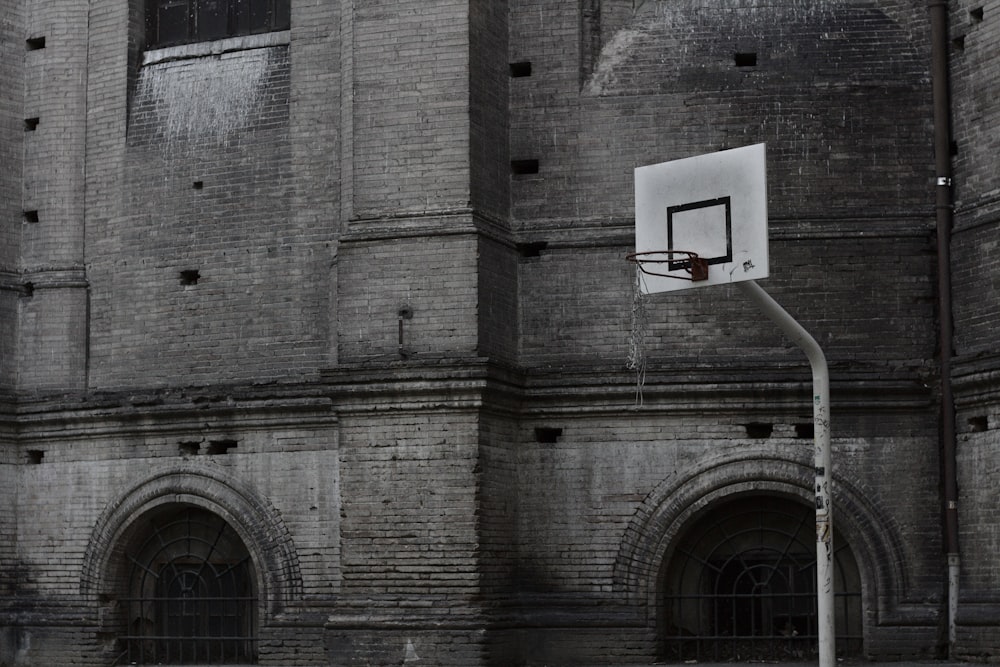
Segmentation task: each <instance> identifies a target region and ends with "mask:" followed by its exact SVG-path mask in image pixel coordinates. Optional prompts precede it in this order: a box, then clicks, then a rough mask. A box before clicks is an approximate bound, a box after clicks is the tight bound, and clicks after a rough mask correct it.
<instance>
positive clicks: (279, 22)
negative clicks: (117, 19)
mask: <svg viewBox="0 0 1000 667" xmlns="http://www.w3.org/2000/svg"><path fill="white" fill-rule="evenodd" d="M289 4H290V3H289V0H146V15H145V16H146V43H147V46H149V47H160V46H171V45H175V44H187V43H191V42H204V41H210V40H215V39H222V38H225V37H234V36H238V35H251V34H255V33H261V32H271V31H274V30H287V29H288V27H289V24H290V17H291V14H290V9H289Z"/></svg>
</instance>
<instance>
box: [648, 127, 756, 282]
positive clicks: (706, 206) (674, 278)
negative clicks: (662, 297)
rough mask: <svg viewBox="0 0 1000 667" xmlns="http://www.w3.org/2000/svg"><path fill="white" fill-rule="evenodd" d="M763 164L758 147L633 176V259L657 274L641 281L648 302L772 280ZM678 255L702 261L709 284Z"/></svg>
mask: <svg viewBox="0 0 1000 667" xmlns="http://www.w3.org/2000/svg"><path fill="white" fill-rule="evenodd" d="M765 162H766V159H765V149H764V144H756V145H754V146H746V147H744V148H734V149H732V150H726V151H719V152H717V153H708V154H705V155H697V156H695V157H690V158H684V159H682V160H673V161H671V162H662V163H660V164H654V165H650V166H647V167H639V168H637V169H636V170H635V251H636V255H637V261H639V262H641V263H642V265H643V266H644V267H646V268H649V269H650V270H651V271H652V274H651V273H649V272H646V273H642V274H640V289H641V291H642V292H643V293H644V294H654V293H657V292H672V291H676V290H682V289H690V288H692V287H702V286H705V285H718V284H721V283H731V282H739V281H741V280H756V279H758V278H766V277H767V275H768V254H767V250H768V247H767V243H768V242H767V177H766V166H765ZM663 251H677V252H675V253H667V252H663ZM680 251H685V252H689V253H691V252H693V253H697V255H698V257H699V258H700V259H702V260H704V262H705V263H706V264H707V265H708V277H707V278H706V279H704V280H696V281H692V280H691V279H690V278H691V274H692V272H691V262H690V260H689V259H688V258H687V256H686V255H684V254H681V253H680ZM653 274H660V275H653Z"/></svg>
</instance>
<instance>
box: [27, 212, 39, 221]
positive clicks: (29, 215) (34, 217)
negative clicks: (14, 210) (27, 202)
mask: <svg viewBox="0 0 1000 667" xmlns="http://www.w3.org/2000/svg"><path fill="white" fill-rule="evenodd" d="M24 221H25V222H38V211H34V210H32V211H25V212H24Z"/></svg>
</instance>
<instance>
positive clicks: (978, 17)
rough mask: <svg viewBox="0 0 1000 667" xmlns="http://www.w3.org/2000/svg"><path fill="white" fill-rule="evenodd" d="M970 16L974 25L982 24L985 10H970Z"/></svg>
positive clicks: (980, 8)
mask: <svg viewBox="0 0 1000 667" xmlns="http://www.w3.org/2000/svg"><path fill="white" fill-rule="evenodd" d="M969 16H970V17H971V18H972V22H973V23H980V22H981V21H982V20H983V8H982V7H976V8H975V9H970V10H969Z"/></svg>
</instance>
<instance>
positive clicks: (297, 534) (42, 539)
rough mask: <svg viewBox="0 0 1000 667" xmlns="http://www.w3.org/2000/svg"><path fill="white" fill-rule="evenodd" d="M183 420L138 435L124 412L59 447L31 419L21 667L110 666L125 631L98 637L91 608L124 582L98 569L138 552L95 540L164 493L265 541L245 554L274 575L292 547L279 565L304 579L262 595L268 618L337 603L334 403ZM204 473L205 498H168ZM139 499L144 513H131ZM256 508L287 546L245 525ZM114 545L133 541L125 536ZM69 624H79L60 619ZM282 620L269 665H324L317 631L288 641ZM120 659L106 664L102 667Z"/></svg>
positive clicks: (161, 422)
mask: <svg viewBox="0 0 1000 667" xmlns="http://www.w3.org/2000/svg"><path fill="white" fill-rule="evenodd" d="M175 407H179V408H181V409H180V411H179V412H174V413H173V414H170V415H169V416H168V415H161V418H155V417H154V418H150V419H147V420H145V421H144V423H143V424H142V425H141V426H138V427H137V428H136V427H135V426H136V425H133V426H128V425H127V424H128V422H130V421H131V420H130V419H129V418H128V417H127V416H125V415H123V414H121V413H119V414H118V416H119V417H123V418H124V421H123V422H121V423H120V424H119V428H118V434H117V435H113V436H111V437H108V436H106V435H103V434H95V433H94V432H93V429H94V427H95V426H96V427H98V431H100V430H105V429H106V428H107V425H108V424H109V423H111V422H112V421H114V420H113V419H112V420H109V421H107V422H105V421H104V418H103V417H98V418H97V419H96V421H95V420H93V419H89V420H88V419H81V420H80V421H77V422H75V423H67V422H63V423H62V424H61V425H60V432H61V437H59V436H57V437H53V431H52V425H53V422H51V421H50V420H49V419H50V416H48V415H45V414H38V415H35V417H34V418H33V419H31V420H29V421H31V422H32V425H30V426H26V428H25V433H24V437H23V438H22V440H23V443H22V444H23V446H24V447H25V448H26V449H27V450H31V451H33V452H35V455H34V457H33V458H32V459H31V462H30V463H28V464H27V465H24V464H22V466H21V467H20V472H19V478H18V483H17V490H18V499H17V504H18V507H19V514H18V516H19V518H20V530H19V533H18V540H17V543H18V546H19V549H18V553H19V554H21V561H20V566H19V568H20V569H19V570H18V572H19V576H18V580H17V583H16V594H17V596H18V598H19V600H20V605H21V608H22V609H30V610H32V611H33V612H34V613H33V615H31V616H30V618H27V617H25V619H23V620H21V621H20V622H19V623H17V624H16V625H14V626H12V627H13V628H14V632H15V634H16V635H17V645H18V646H19V647H20V649H21V650H24V651H25V654H24V656H23V658H22V659H23V660H26V661H27V662H25V663H24V664H39V665H40V664H105V663H103V662H100V660H101V657H100V653H101V651H111V650H112V647H113V642H112V640H113V639H114V637H115V636H117V635H118V634H120V632H121V630H120V628H118V627H112V626H107V627H100V629H98V628H99V625H98V624H99V619H100V618H102V617H101V616H100V615H98V614H97V613H96V610H95V608H94V607H93V606H92V605H93V604H94V602H95V600H97V599H99V598H98V595H99V594H101V595H110V596H111V598H112V600H111V602H112V604H113V603H114V598H115V597H116V596H117V593H116V590H117V589H118V588H119V587H120V585H121V582H116V581H114V580H113V576H114V575H113V571H112V570H104V569H102V566H101V565H100V564H99V563H101V562H110V561H113V559H114V557H115V556H114V553H119V554H120V553H124V550H126V549H127V547H128V545H127V544H116V545H115V551H113V552H111V551H109V552H100V550H99V551H98V552H95V551H94V547H95V541H94V540H95V538H99V537H102V536H101V535H100V534H99V533H98V531H99V530H101V529H107V527H106V526H103V524H102V522H103V521H106V520H107V518H108V516H114V513H115V512H116V507H117V506H119V505H125V506H133V505H135V508H136V509H137V511H138V509H139V508H141V507H146V508H147V509H148V507H152V506H154V505H153V503H155V502H157V498H159V497H162V496H163V494H168V495H169V496H170V499H173V498H174V497H175V496H176V498H177V499H178V500H180V501H183V502H198V503H206V504H207V506H209V507H212V506H213V505H212V504H213V503H220V505H221V507H222V508H223V511H225V512H226V516H227V517H228V519H229V520H230V521H231V522H233V523H234V524H235V526H236V527H237V529H238V530H239V531H240V533H241V535H244V536H247V535H249V536H261V537H260V538H259V539H260V541H259V542H257V543H254V542H250V543H249V544H248V547H249V548H250V549H251V551H252V552H253V553H255V554H258V557H257V558H255V564H257V565H258V566H260V565H262V564H263V563H265V562H266V561H264V560H263V559H261V558H260V557H259V554H261V553H263V552H265V551H267V550H269V549H272V548H273V543H274V542H277V541H279V540H282V539H283V540H286V541H287V542H288V544H289V545H291V546H290V547H289V548H291V549H292V551H291V553H289V554H286V556H287V557H288V558H289V560H286V562H281V563H277V565H278V567H280V568H281V569H282V570H285V571H288V572H294V573H295V577H296V580H295V581H293V582H291V583H292V584H294V590H286V591H278V590H274V589H273V588H271V589H265V590H262V592H261V594H262V595H265V594H267V595H271V596H272V598H271V599H270V600H267V602H268V604H267V605H263V604H262V609H270V610H275V609H277V610H280V611H281V613H282V614H284V616H285V618H286V621H287V619H296V618H298V617H299V615H300V614H303V609H306V610H308V606H307V605H308V604H310V603H311V601H314V600H316V599H323V600H326V599H329V597H330V596H331V595H332V594H333V593H334V592H335V591H336V590H337V589H338V587H339V580H340V576H341V567H340V542H339V532H340V531H339V522H340V511H339V503H340V497H341V494H340V486H339V485H340V481H339V474H338V465H337V446H336V443H337V435H336V429H335V423H334V422H333V420H332V419H331V418H330V416H329V415H328V414H327V413H326V411H325V410H324V409H323V404H321V403H318V402H317V401H313V402H312V404H304V403H302V402H301V401H298V402H295V401H293V402H291V403H288V404H284V405H281V404H280V401H275V400H274V399H271V400H270V401H269V402H265V403H264V404H260V403H257V404H256V405H254V404H253V403H252V402H241V403H240V404H239V405H238V406H236V407H235V409H223V410H221V411H219V410H199V411H198V413H197V414H195V413H192V412H190V411H191V409H192V407H193V406H192V404H190V403H189V404H187V405H186V406H175ZM247 409H249V410H250V411H251V412H249V413H247V412H245V410H247ZM114 412H115V408H114V407H112V406H110V405H106V406H105V407H104V413H105V414H112V413H114ZM241 413H243V414H242V415H241ZM249 415H252V418H251V419H248V416H249ZM162 417H166V418H165V419H164V418H162ZM251 421H252V422H253V424H252V425H251V423H250V422H251ZM219 441H225V442H227V443H229V444H228V447H227V448H226V449H225V450H218V449H214V448H213V447H212V443H213V442H219ZM5 468H7V466H5ZM199 472H200V473H202V474H204V475H205V477H204V482H205V483H204V484H202V485H201V486H200V487H199V486H198V485H195V484H191V483H188V484H187V485H185V486H184V487H183V488H184V491H183V492H179V491H170V490H169V489H170V488H173V487H170V486H169V484H170V482H169V480H170V474H174V475H181V476H187V478H191V477H192V473H199ZM227 480H229V481H227ZM158 484H161V485H162V487H163V488H158V487H157V485H158ZM226 484H229V485H230V487H231V489H232V490H229V489H230V487H225V485H226ZM220 488H225V489H226V490H227V493H229V494H230V496H231V497H230V498H229V499H228V500H227V499H224V498H222V496H221V495H220V494H219V489H220ZM246 489H251V490H252V491H251V492H250V494H252V495H248V492H247V491H246ZM134 497H137V498H139V500H137V501H136V500H131V499H132V498H134ZM233 498H238V500H237V501H234V500H233ZM254 498H259V499H266V500H265V501H263V502H264V503H265V504H266V505H267V506H269V507H271V508H273V510H272V511H273V512H274V516H275V517H280V521H281V524H280V525H281V526H282V527H283V528H282V530H284V531H287V536H286V535H284V534H280V533H276V532H274V531H275V529H274V528H268V527H267V526H266V525H264V524H262V523H260V521H261V517H259V516H255V515H254V514H253V513H252V512H245V513H244V512H242V510H243V509H244V507H243V505H240V504H236V505H233V504H232V503H234V502H237V503H248V505H247V507H249V508H253V507H254V506H253V505H252V504H250V503H253V502H254V500H253V499H254ZM143 503H145V504H143ZM217 511H219V510H217ZM109 513H110V514H109ZM135 518H136V517H126V518H120V520H128V521H133V520H135ZM275 520H276V519H272V521H275ZM251 522H254V523H251ZM102 526H103V528H102ZM269 530H270V531H271V532H268V531H269ZM112 532H113V531H112ZM111 537H113V538H114V539H124V537H123V536H122V535H120V534H114V535H112V536H111ZM102 539H103V538H102ZM98 541H99V540H98ZM108 546H110V545H108ZM94 559H96V561H95V560H94ZM105 559H108V560H107V561H105ZM98 561H99V562H98ZM109 567H110V566H109ZM260 576H261V578H262V579H273V578H274V577H275V576H278V577H281V576H285V575H282V574H280V573H269V574H265V573H261V575H260ZM90 577H93V579H91V578H90ZM279 595H281V596H282V597H280V598H278V596H279ZM275 598H277V599H275ZM101 599H103V598H101ZM102 604H103V602H102ZM71 612H72V613H73V614H75V617H74V620H68V619H66V618H63V617H62V615H64V614H70V613H71ZM272 613H273V611H272V612H267V613H264V612H262V614H261V631H260V635H261V637H262V641H261V659H262V664H281V665H293V664H294V665H310V664H323V662H322V660H323V655H322V640H321V639H320V638H319V636H318V631H317V630H316V629H315V621H312V622H310V623H307V624H305V625H304V626H303V628H302V629H301V631H299V632H294V633H289V632H287V631H286V630H284V629H282V628H281V627H280V625H279V626H278V627H277V628H271V625H272V624H274V622H275V619H274V618H272V617H271V614H272ZM46 626H54V627H46ZM59 626H63V628H64V629H59ZM71 626H80V627H79V629H77V630H73V632H77V633H78V634H79V635H80V636H79V637H77V638H75V639H73V641H72V643H70V644H67V643H63V642H64V641H65V640H63V639H59V637H60V636H61V633H65V632H66V631H69V630H70V627H71ZM311 628H312V629H311ZM52 633H55V634H52ZM99 633H104V634H103V635H102V634H99ZM310 633H312V634H310ZM102 636H103V638H102ZM310 638H311V639H310ZM0 644H2V642H0ZM68 646H74V647H76V648H77V649H78V653H80V649H84V652H83V653H82V655H79V656H78V657H77V658H76V660H77V661H78V662H72V661H64V660H65V658H64V657H63V656H64V654H65V652H66V651H67V650H68ZM109 655H110V654H108V653H105V654H104V658H103V660H107V658H108V656H109Z"/></svg>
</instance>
